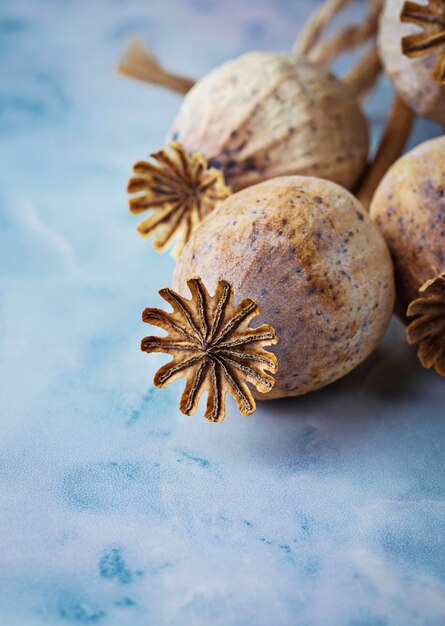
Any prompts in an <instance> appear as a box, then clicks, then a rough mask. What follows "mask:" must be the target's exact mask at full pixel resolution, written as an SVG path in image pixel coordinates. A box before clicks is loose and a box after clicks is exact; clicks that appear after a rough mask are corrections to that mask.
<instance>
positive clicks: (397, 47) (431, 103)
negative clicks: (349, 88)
mask: <svg viewBox="0 0 445 626" xmlns="http://www.w3.org/2000/svg"><path fill="white" fill-rule="evenodd" d="M378 44H379V52H380V56H381V59H382V62H383V66H384V68H385V71H386V73H387V75H388V76H389V78H390V79H391V81H392V83H393V85H394V88H395V89H396V91H397V92H398V94H399V95H400V96H401V97H402V98H403V99H404V100H405V101H406V102H407V103H408V104H409V106H410V107H411V108H412V109H413V110H414V111H415V112H416V113H418V114H419V115H423V116H425V117H428V118H430V119H432V120H435V121H437V122H439V123H441V124H445V1H444V0H428V1H427V2H426V3H424V4H421V3H420V2H419V3H418V2H407V1H405V0H386V3H385V8H384V10H383V13H382V17H381V21H380V28H379V35H378Z"/></svg>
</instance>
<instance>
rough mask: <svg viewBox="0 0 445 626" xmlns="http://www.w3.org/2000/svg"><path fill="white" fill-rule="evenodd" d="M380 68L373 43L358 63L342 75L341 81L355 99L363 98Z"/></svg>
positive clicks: (368, 91) (372, 84)
mask: <svg viewBox="0 0 445 626" xmlns="http://www.w3.org/2000/svg"><path fill="white" fill-rule="evenodd" d="M381 69H382V65H381V62H380V58H379V55H378V52H377V46H376V45H373V46H372V47H371V48H370V49H369V50H368V51H367V52H366V53H365V54H364V55H363V56H362V57H361V59H360V60H359V61H358V63H357V64H356V65H355V66H354V67H353V68H352V69H350V70H349V72H347V74H345V75H344V76H343V78H342V81H343V82H344V83H345V84H346V85H348V87H349V89H350V90H351V92H352V94H353V95H354V96H355V97H356V98H357V100H364V99H365V98H366V96H367V95H368V94H369V93H370V91H371V90H372V89H373V87H374V85H375V82H376V80H377V78H378V77H379V75H380V72H381Z"/></svg>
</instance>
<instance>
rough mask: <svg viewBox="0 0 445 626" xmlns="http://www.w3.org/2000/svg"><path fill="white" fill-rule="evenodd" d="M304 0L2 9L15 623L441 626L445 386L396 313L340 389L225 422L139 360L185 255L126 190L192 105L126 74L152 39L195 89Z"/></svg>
mask: <svg viewBox="0 0 445 626" xmlns="http://www.w3.org/2000/svg"><path fill="white" fill-rule="evenodd" d="M311 6H313V3H312V2H306V1H304V2H303V1H300V2H297V1H296V0H295V1H293V2H292V0H279V1H276V0H262V1H259V2H254V1H253V0H250V1H249V0H242V1H240V0H224V1H221V0H219V1H216V0H168V2H167V1H161V0H150V1H149V0H129V1H126V2H123V1H122V2H117V1H109V2H105V1H102V2H99V1H97V0H88V1H87V0H84V1H82V0H78V1H77V2H74V1H69V0H66V1H58V2H56V1H55V0H53V1H50V0H42V1H35V2H29V1H26V0H2V1H0V151H1V155H0V158H1V162H0V165H1V167H0V279H1V290H0V367H1V377H0V396H1V400H0V410H1V428H0V480H1V491H0V624H1V626H41V625H57V626H59V625H60V626H63V624H74V625H76V624H79V625H81V624H99V625H101V626H102V625H103V626H121V625H123V624H131V625H135V626H164V625H176V626H183V625H184V626H208V625H212V626H252V625H255V626H273V625H275V624H280V625H283V626H294V625H295V626H415V625H416V626H417V625H419V626H420V625H422V626H440V625H443V624H445V536H444V535H445V531H444V525H445V481H444V460H445V447H444V441H445V384H444V383H445V381H444V380H440V379H439V378H438V377H436V376H435V375H434V374H432V373H430V372H425V371H423V370H421V368H420V367H419V366H418V365H417V362H416V358H415V354H414V351H413V350H412V349H409V348H408V347H407V346H406V345H405V343H404V341H403V329H402V328H401V327H400V326H399V325H398V323H397V322H394V323H393V325H392V327H391V330H390V332H389V333H388V335H387V337H386V339H385V341H384V343H383V345H382V346H381V347H380V348H379V349H378V350H377V351H376V353H375V354H374V355H373V356H372V357H371V358H370V359H369V360H368V361H367V362H366V363H365V364H364V365H363V366H361V367H360V368H359V369H358V370H356V371H355V372H354V373H353V374H351V375H350V376H348V377H347V378H346V379H344V380H343V381H340V382H339V383H337V384H334V385H332V386H331V387H329V388H327V389H325V390H323V391H321V392H319V393H317V394H315V395H312V396H308V397H304V398H299V399H293V400H283V401H278V402H273V403H264V404H262V405H261V406H260V407H259V408H258V411H257V412H256V414H255V415H253V416H251V417H241V416H239V415H238V414H237V412H236V410H235V407H234V404H233V402H232V401H230V403H229V412H228V416H227V419H226V421H225V422H224V423H223V424H217V425H215V424H209V423H207V422H206V421H205V420H203V419H202V418H201V417H195V418H188V417H185V416H183V415H181V414H180V413H179V411H178V410H177V404H178V396H179V393H180V390H181V388H182V382H178V383H175V384H174V385H172V386H171V387H170V388H168V389H166V390H162V391H161V390H158V389H156V388H153V387H152V385H151V380H152V377H153V374H154V372H155V370H156V369H157V368H158V366H159V364H160V363H161V362H163V359H164V357H163V356H162V355H159V356H154V357H153V358H148V357H147V355H145V354H143V353H141V352H140V351H139V348H138V344H139V340H140V338H141V336H143V335H144V334H145V333H146V330H147V329H146V328H144V325H143V324H142V323H141V322H140V313H141V310H142V309H143V308H144V307H145V306H147V305H156V306H157V305H159V304H160V299H159V297H158V296H157V295H156V291H157V289H158V288H160V287H161V286H164V285H165V284H168V283H169V282H170V275H171V270H172V267H173V262H172V260H171V259H170V257H169V256H166V255H164V256H160V255H156V254H155V253H154V252H153V251H152V248H151V246H150V245H147V243H146V242H144V241H143V240H142V239H140V238H139V237H138V236H137V235H136V234H135V224H136V221H137V220H136V219H135V218H134V217H132V216H131V215H130V214H129V213H128V211H127V205H126V195H125V184H126V179H127V176H128V174H129V171H130V165H131V164H132V162H133V161H134V160H136V159H138V158H140V157H142V156H143V155H145V154H146V153H147V152H148V151H149V150H152V149H155V148H157V147H158V146H160V145H162V143H163V139H164V134H165V132H166V130H167V128H168V126H169V124H170V121H171V120H172V118H173V116H174V114H175V112H176V110H177V108H178V105H179V103H180V99H179V98H178V97H177V96H175V95H173V94H170V93H167V92H165V91H162V90H158V89H156V88H150V87H147V86H145V85H143V84H140V83H137V82H132V81H127V80H124V79H121V78H118V77H116V76H115V75H114V74H113V64H114V61H115V59H116V58H117V57H118V55H119V52H120V51H121V50H122V48H123V46H124V43H125V42H126V41H127V39H128V37H129V36H130V35H131V34H132V33H134V32H137V33H138V34H140V35H141V36H142V37H143V38H145V39H146V40H147V41H149V42H151V44H152V47H153V48H154V49H155V50H156V51H157V52H158V53H159V54H160V56H161V57H162V58H163V59H164V60H165V61H166V62H167V64H168V65H170V66H171V67H172V68H174V69H177V70H178V71H181V72H183V73H186V74H191V75H194V76H200V75H202V74H204V73H205V72H206V71H208V70H209V69H210V68H212V67H213V66H214V65H216V64H218V63H220V62H222V61H223V60H225V59H227V58H230V57H233V56H235V55H237V54H239V53H241V52H243V51H245V50H249V49H252V48H258V49H284V48H287V47H289V46H290V44H291V41H292V38H293V36H294V34H295V31H296V30H298V28H299V25H300V24H301V22H302V20H303V19H304V17H305V16H306V15H307V14H308V12H309V10H310V8H311ZM344 63H345V60H344V59H342V60H341V62H340V64H339V65H340V66H343V65H344ZM389 99H390V95H389V90H388V87H387V85H386V83H385V82H384V81H383V82H382V83H381V85H380V88H379V91H378V94H377V95H376V96H375V97H374V98H373V100H372V102H371V103H370V104H369V105H368V110H370V111H371V113H372V119H373V124H374V128H375V129H378V128H379V126H380V124H381V122H382V119H383V118H384V113H385V110H386V108H387V106H388V102H389ZM438 133H439V129H438V127H435V126H433V125H431V124H428V123H426V122H419V123H418V124H417V126H416V131H415V137H414V139H413V141H412V143H414V142H415V141H419V140H421V139H422V138H424V137H427V136H432V135H434V134H438ZM201 414H202V411H201Z"/></svg>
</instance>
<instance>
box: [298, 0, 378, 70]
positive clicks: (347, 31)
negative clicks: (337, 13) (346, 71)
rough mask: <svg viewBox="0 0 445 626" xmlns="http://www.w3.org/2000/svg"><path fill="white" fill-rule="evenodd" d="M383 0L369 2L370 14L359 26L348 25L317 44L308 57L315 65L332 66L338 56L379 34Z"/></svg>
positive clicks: (370, 0)
mask: <svg viewBox="0 0 445 626" xmlns="http://www.w3.org/2000/svg"><path fill="white" fill-rule="evenodd" d="M382 7H383V0H369V9H368V14H367V16H366V18H365V19H364V20H362V21H361V22H360V23H358V24H348V25H346V26H344V27H343V28H341V29H340V30H338V31H337V32H335V33H334V34H333V35H331V36H330V37H327V38H325V39H322V40H321V41H320V42H318V43H316V45H314V46H313V47H312V49H311V50H310V51H309V52H308V54H307V57H308V59H309V60H310V61H313V62H314V63H320V64H322V65H330V64H331V63H332V62H333V61H334V60H335V59H336V58H337V57H338V56H340V55H341V54H345V53H346V52H349V51H350V50H353V49H354V48H357V47H358V46H360V45H362V44H363V43H365V42H366V41H368V39H370V38H371V37H373V36H374V35H375V33H376V32H377V28H378V23H379V17H380V13H381V11H382Z"/></svg>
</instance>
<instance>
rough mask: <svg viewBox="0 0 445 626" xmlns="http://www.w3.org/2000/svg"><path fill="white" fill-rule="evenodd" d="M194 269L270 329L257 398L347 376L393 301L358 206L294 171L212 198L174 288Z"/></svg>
mask: <svg viewBox="0 0 445 626" xmlns="http://www.w3.org/2000/svg"><path fill="white" fill-rule="evenodd" d="M195 275H198V276H200V277H201V278H202V280H203V281H204V283H205V284H206V285H207V287H208V289H210V290H214V289H215V287H216V285H217V283H218V280H220V279H221V278H225V279H227V280H228V281H230V282H231V284H232V285H233V288H234V292H235V293H236V294H237V297H238V298H243V297H251V298H254V299H255V300H256V301H257V302H258V304H259V306H260V308H261V317H260V320H264V321H267V323H269V324H271V325H272V327H273V328H274V329H275V331H276V333H277V336H278V345H277V346H276V347H275V348H274V349H273V350H274V352H275V354H276V356H277V359H278V373H277V374H276V382H275V386H274V387H273V389H272V390H271V391H270V392H269V393H268V395H267V397H266V398H265V399H267V398H279V397H283V396H296V395H302V394H305V393H308V392H310V391H314V390H316V389H318V388H320V387H323V386H324V385H327V384H328V383H331V382H333V381H334V380H336V379H338V378H340V377H341V376H344V375H345V374H347V373H348V372H350V371H351V370H352V369H353V368H354V367H355V366H356V365H358V364H359V363H360V362H361V361H363V359H365V358H366V357H367V356H368V355H369V354H370V352H371V351H372V350H373V349H374V348H375V346H376V345H377V344H378V342H379V341H380V339H381V337H382V335H383V333H384V331H385V329H386V326H387V324H388V322H389V319H390V317H391V313H392V310H393V304H394V297H395V296H394V280H393V270H392V263H391V259H390V255H389V252H388V249H387V247H386V244H385V241H384V239H383V237H382V235H381V234H380V232H379V231H378V229H377V228H376V227H375V225H374V224H373V223H372V222H371V220H370V219H369V217H368V215H367V213H366V212H365V210H364V209H363V207H362V206H361V204H360V203H359V202H358V201H357V200H356V199H355V198H354V197H353V196H352V195H351V194H350V193H349V192H348V191H346V190H345V189H344V188H343V187H340V186H339V185H337V184H335V183H332V182H330V181H327V180H322V179H317V178H309V177H300V176H289V177H282V178H277V179H273V180H269V181H266V182H263V183H260V184H258V185H255V186H253V187H249V188H246V189H244V190H242V191H240V192H238V193H236V194H234V195H233V196H231V197H229V198H228V199H227V200H225V201H224V202H222V203H221V204H219V205H218V206H217V207H216V208H215V209H214V211H213V212H212V214H211V215H209V216H208V217H207V218H206V219H205V220H204V221H203V223H202V224H201V225H200V226H198V228H197V229H196V231H195V232H194V234H193V235H192V237H191V239H190V241H189V243H188V244H187V245H186V247H185V248H184V251H183V254H182V255H181V258H180V259H179V261H178V262H177V265H176V269H175V274H174V280H173V287H174V289H175V290H176V291H179V292H180V293H182V294H183V295H186V294H187V287H186V281H187V279H188V278H189V277H190V276H195ZM255 393H256V397H259V398H261V397H263V396H262V394H259V393H258V392H255Z"/></svg>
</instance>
